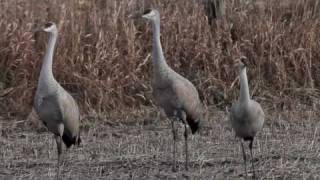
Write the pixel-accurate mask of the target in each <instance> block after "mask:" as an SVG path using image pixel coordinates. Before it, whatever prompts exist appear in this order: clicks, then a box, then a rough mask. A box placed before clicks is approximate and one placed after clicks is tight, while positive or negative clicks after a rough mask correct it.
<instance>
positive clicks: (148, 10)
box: [143, 9, 152, 15]
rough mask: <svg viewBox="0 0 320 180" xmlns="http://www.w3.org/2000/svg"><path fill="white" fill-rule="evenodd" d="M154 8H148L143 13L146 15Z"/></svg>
mask: <svg viewBox="0 0 320 180" xmlns="http://www.w3.org/2000/svg"><path fill="white" fill-rule="evenodd" d="M151 11H152V9H146V10H145V11H144V12H143V15H146V14H149V13H151Z"/></svg>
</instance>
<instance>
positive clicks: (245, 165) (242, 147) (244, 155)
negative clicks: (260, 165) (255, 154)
mask: <svg viewBox="0 0 320 180" xmlns="http://www.w3.org/2000/svg"><path fill="white" fill-rule="evenodd" d="M240 142H241V149H242V155H243V160H244V170H245V172H246V176H248V172H247V157H246V152H245V150H244V146H243V140H242V139H241V140H240Z"/></svg>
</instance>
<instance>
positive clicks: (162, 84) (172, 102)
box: [142, 9, 203, 170]
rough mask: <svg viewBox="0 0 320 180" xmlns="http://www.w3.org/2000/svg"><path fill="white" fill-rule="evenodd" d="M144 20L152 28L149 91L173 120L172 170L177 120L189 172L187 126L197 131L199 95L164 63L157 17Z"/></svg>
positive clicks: (154, 13) (155, 14) (152, 12)
mask: <svg viewBox="0 0 320 180" xmlns="http://www.w3.org/2000/svg"><path fill="white" fill-rule="evenodd" d="M142 17H143V18H146V19H148V20H150V22H151V24H152V27H153V46H152V61H153V63H152V64H153V76H152V88H153V96H154V99H155V101H156V103H157V104H158V105H159V106H160V107H161V108H163V109H164V111H165V113H166V115H167V117H168V118H170V119H171V120H172V132H173V140H174V145H173V146H174V147H173V148H174V150H173V156H174V157H173V161H174V162H173V170H175V168H176V161H175V152H176V143H175V141H176V128H175V122H174V121H175V119H177V120H180V121H182V122H183V123H184V126H185V132H184V137H185V153H186V169H187V168H188V133H187V124H188V125H189V127H190V128H191V131H192V133H195V132H197V131H198V129H199V126H200V121H201V119H202V113H203V107H202V104H201V102H200V99H199V95H198V91H197V90H196V88H195V87H194V86H193V84H192V83H191V82H190V81H188V80H187V79H186V78H184V77H182V76H181V75H179V74H178V73H176V72H175V71H173V70H172V69H171V68H170V67H169V66H168V64H167V63H166V61H165V58H164V56H163V52H162V47H161V42H160V14H159V12H158V11H157V10H155V9H148V10H146V11H145V12H144V14H143V16H142Z"/></svg>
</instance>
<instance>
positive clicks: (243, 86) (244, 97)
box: [240, 68, 250, 105]
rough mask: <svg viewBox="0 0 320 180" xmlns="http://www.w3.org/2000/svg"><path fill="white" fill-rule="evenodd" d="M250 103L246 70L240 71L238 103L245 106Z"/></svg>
mask: <svg viewBox="0 0 320 180" xmlns="http://www.w3.org/2000/svg"><path fill="white" fill-rule="evenodd" d="M249 101H250V94H249V85H248V78H247V72H246V68H243V69H241V70H240V103H241V104H244V105H247V104H248V103H249Z"/></svg>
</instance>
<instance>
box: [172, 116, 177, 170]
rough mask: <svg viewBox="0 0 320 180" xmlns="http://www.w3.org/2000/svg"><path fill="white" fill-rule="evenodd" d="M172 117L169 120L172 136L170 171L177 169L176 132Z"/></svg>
mask: <svg viewBox="0 0 320 180" xmlns="http://www.w3.org/2000/svg"><path fill="white" fill-rule="evenodd" d="M174 121H175V120H174V119H173V120H172V121H171V124H172V137H173V167H172V171H174V172H176V171H177V169H176V168H177V166H176V149H177V148H176V139H177V132H176V128H175V126H174Z"/></svg>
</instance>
